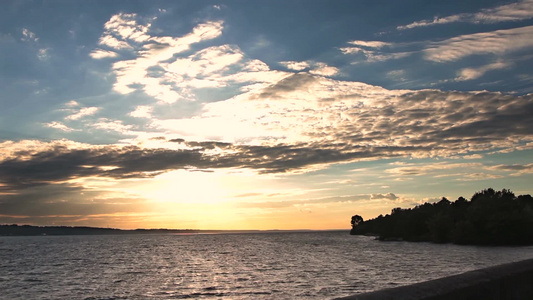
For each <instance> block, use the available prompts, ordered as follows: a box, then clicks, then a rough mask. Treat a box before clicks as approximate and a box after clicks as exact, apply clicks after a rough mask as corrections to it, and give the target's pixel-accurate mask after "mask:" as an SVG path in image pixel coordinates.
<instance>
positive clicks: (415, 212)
mask: <svg viewBox="0 0 533 300" xmlns="http://www.w3.org/2000/svg"><path fill="white" fill-rule="evenodd" d="M355 217H356V216H353V217H352V230H351V231H350V233H351V234H373V235H377V236H378V237H379V239H381V240H397V239H403V240H407V241H432V242H436V243H449V242H452V243H457V244H482V245H526V244H533V197H531V196H530V195H520V196H518V197H516V196H515V195H514V193H513V192H511V191H510V190H507V189H503V190H501V191H495V190H494V189H491V188H489V189H486V190H482V191H480V192H477V193H475V194H474V195H473V196H472V198H471V200H470V201H468V200H466V199H465V198H463V197H459V198H458V199H457V200H456V201H454V202H450V201H449V200H448V199H446V198H444V197H443V198H442V199H441V200H440V201H439V202H436V203H433V204H431V203H424V204H422V205H418V206H416V207H414V208H412V209H411V208H408V209H403V208H394V209H393V210H392V212H391V214H390V215H386V216H382V215H380V216H379V217H377V218H375V219H370V220H367V221H362V219H361V221H360V222H357V224H356V225H355V226H354V218H355ZM357 220H359V219H357Z"/></svg>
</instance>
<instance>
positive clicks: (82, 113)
mask: <svg viewBox="0 0 533 300" xmlns="http://www.w3.org/2000/svg"><path fill="white" fill-rule="evenodd" d="M98 110H99V108H98V107H83V108H81V109H80V110H79V111H78V112H77V113H74V114H72V115H69V116H67V117H66V118H65V120H79V119H81V118H83V117H86V116H91V115H94V114H95V113H96V112H98Z"/></svg>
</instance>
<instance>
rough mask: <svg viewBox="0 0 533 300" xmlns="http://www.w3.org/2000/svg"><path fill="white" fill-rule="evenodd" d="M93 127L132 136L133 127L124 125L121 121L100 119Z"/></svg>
mask: <svg viewBox="0 0 533 300" xmlns="http://www.w3.org/2000/svg"><path fill="white" fill-rule="evenodd" d="M92 127H94V128H96V129H100V130H105V131H115V132H118V133H121V134H124V135H131V134H133V133H132V132H131V129H133V126H132V125H124V123H123V122H122V121H121V120H110V119H107V118H100V119H98V122H96V123H94V124H93V125H92Z"/></svg>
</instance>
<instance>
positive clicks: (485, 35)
mask: <svg viewBox="0 0 533 300" xmlns="http://www.w3.org/2000/svg"><path fill="white" fill-rule="evenodd" d="M532 47H533V26H526V27H519V28H513V29H503V30H497V31H492V32H482V33H475V34H467V35H461V36H458V37H454V38H451V39H447V40H444V41H442V42H438V43H434V44H433V45H431V46H430V47H428V48H426V49H425V50H424V56H425V59H427V60H431V61H435V62H448V61H457V60H459V59H462V58H464V57H467V56H471V55H478V54H497V55H502V54H505V53H508V52H514V51H519V50H524V49H528V48H532Z"/></svg>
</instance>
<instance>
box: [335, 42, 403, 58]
mask: <svg viewBox="0 0 533 300" xmlns="http://www.w3.org/2000/svg"><path fill="white" fill-rule="evenodd" d="M348 43H349V44H352V45H354V46H349V47H341V48H339V50H340V51H341V52H342V53H343V54H347V55H354V54H362V55H363V56H364V57H365V60H366V61H367V62H382V61H387V60H391V59H399V58H403V57H407V56H409V55H411V53H410V52H393V51H392V50H391V49H392V48H394V46H395V44H393V43H387V42H380V41H351V42H348ZM383 47H388V48H391V49H387V52H386V51H384V50H381V48H383Z"/></svg>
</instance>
